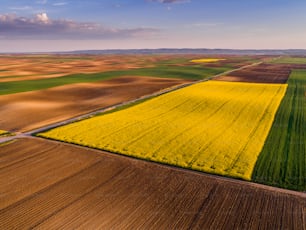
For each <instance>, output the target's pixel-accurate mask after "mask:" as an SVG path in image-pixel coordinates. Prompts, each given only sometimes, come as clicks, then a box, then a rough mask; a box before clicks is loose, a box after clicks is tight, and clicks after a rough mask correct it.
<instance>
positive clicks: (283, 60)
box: [270, 57, 306, 64]
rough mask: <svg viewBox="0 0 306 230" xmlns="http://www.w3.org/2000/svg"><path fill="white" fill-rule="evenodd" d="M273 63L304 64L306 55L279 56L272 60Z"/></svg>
mask: <svg viewBox="0 0 306 230" xmlns="http://www.w3.org/2000/svg"><path fill="white" fill-rule="evenodd" d="M270 63H274V64H306V57H281V58H277V59H274V60H272V61H271V62H270Z"/></svg>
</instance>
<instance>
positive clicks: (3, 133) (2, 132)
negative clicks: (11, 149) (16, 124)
mask: <svg viewBox="0 0 306 230" xmlns="http://www.w3.org/2000/svg"><path fill="white" fill-rule="evenodd" d="M6 134H8V132H7V131H5V130H1V129H0V136H2V135H6Z"/></svg>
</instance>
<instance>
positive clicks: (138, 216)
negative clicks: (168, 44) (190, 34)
mask: <svg viewBox="0 0 306 230" xmlns="http://www.w3.org/2000/svg"><path fill="white" fill-rule="evenodd" d="M193 60H198V61H196V62H193ZM200 60H201V61H200ZM212 60H213V61H212ZM0 61H1V64H0V129H1V130H0V137H1V138H0V194H1V195H0V229H23V228H26V229H76V228H84V229H147V228H152V229H211V228H212V226H213V228H214V229H298V230H300V229H305V227H304V226H305V221H306V208H305V207H306V195H305V190H306V188H305V173H306V172H305V155H306V154H305V131H306V130H305V127H306V125H305V108H306V105H305V98H306V97H305V96H306V94H305V91H306V89H305V87H306V86H305V79H306V70H296V69H306V64H305V63H304V60H303V58H302V57H301V56H297V57H275V56H274V57H273V56H264V55H260V56H230V55H198V54H190V55H170V54H169V55H168V54H167V55H160V54H158V55H11V56H10V55H0ZM277 62H279V63H277ZM253 63H255V64H253ZM258 63H260V64H258ZM251 64H252V65H251ZM242 66H243V68H240V67H242ZM232 69H235V71H233V72H230V71H229V72H226V76H222V75H218V77H216V78H213V80H209V81H206V80H205V79H207V78H209V79H211V78H212V77H213V76H214V75H215V74H219V73H220V72H223V71H228V70H232ZM291 72H292V74H291V75H290V73H291ZM223 75H224V74H223ZM289 75H290V78H289V80H288V77H289ZM197 80H200V81H202V80H203V81H204V82H197V83H195V81H197ZM287 80H288V82H287ZM194 83H195V84H194ZM267 83H268V84H267ZM181 84H184V85H185V86H186V85H189V84H190V85H191V86H188V87H183V88H182V86H181ZM168 87H170V88H168ZM165 88H167V89H166V90H165ZM178 88H179V89H178ZM174 89H175V90H174ZM165 92H167V93H165ZM156 95H159V96H156ZM98 111H100V112H101V111H105V112H103V113H102V114H101V113H99V112H98ZM98 113H99V114H98ZM97 114H98V115H97ZM84 118H86V119H85V120H84ZM80 119H83V120H81V121H80ZM60 121H61V122H60ZM63 124H65V126H61V127H58V126H59V125H63ZM53 127H57V128H54V129H51V128H53ZM37 128H38V129H37ZM5 130H7V131H9V132H6V131H5ZM1 132H2V135H1ZM37 132H43V133H40V134H38V136H37V134H36V135H33V134H34V133H37ZM13 134H14V136H13ZM39 135H40V136H45V137H47V138H50V139H54V140H47V139H44V138H41V137H39ZM6 136H8V137H6ZM56 140H60V141H56ZM141 159H144V160H141ZM172 166H175V167H172ZM203 172H204V173H203ZM208 173H210V174H208ZM212 174H215V175H212ZM216 174H217V175H216ZM219 175H220V176H219ZM223 176H226V177H223ZM230 177H233V178H230ZM236 178H239V179H242V180H237V179H236ZM254 182H256V183H254ZM258 183H261V184H258ZM263 184H266V185H263ZM267 185H268V186H267ZM271 185H272V186H273V187H271ZM276 187H282V188H287V189H291V190H298V191H302V192H298V191H290V190H286V189H281V188H276Z"/></svg>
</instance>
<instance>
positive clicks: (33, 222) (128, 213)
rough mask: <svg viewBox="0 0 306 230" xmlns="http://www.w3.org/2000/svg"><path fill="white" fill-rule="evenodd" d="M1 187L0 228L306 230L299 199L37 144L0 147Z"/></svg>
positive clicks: (52, 144)
mask: <svg viewBox="0 0 306 230" xmlns="http://www.w3.org/2000/svg"><path fill="white" fill-rule="evenodd" d="M0 184H1V186H0V193H1V196H0V229H20V228H25V229H29V228H40V229H41V228H42V229H76V228H84V229H110V228H111V229H123V228H124V229H148V228H150V229H178V228H179V229H305V228H304V227H305V215H306V213H305V211H306V210H305V207H306V199H305V197H306V196H305V194H303V193H297V192H290V191H286V190H280V189H274V188H271V187H266V186H261V185H257V184H252V183H245V182H241V181H238V180H232V179H226V178H221V177H216V176H211V175H206V174H201V173H195V172H192V171H187V170H182V169H178V168H173V167H168V166H162V165H159V164H155V163H149V162H145V161H141V160H136V159H132V158H127V157H124V156H119V155H114V154H110V153H106V152H102V151H98V150H92V149H86V148H82V147H78V146H72V145H68V144H64V143H56V142H52V141H47V140H42V139H37V138H36V139H34V138H33V139H32V138H31V139H28V138H27V139H19V140H16V141H15V142H13V143H10V144H6V145H3V146H0ZM303 226H304V227H303Z"/></svg>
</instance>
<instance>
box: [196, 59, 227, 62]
mask: <svg viewBox="0 0 306 230" xmlns="http://www.w3.org/2000/svg"><path fill="white" fill-rule="evenodd" d="M223 60H226V59H221V58H203V59H194V60H191V62H193V63H211V62H218V61H223Z"/></svg>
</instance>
